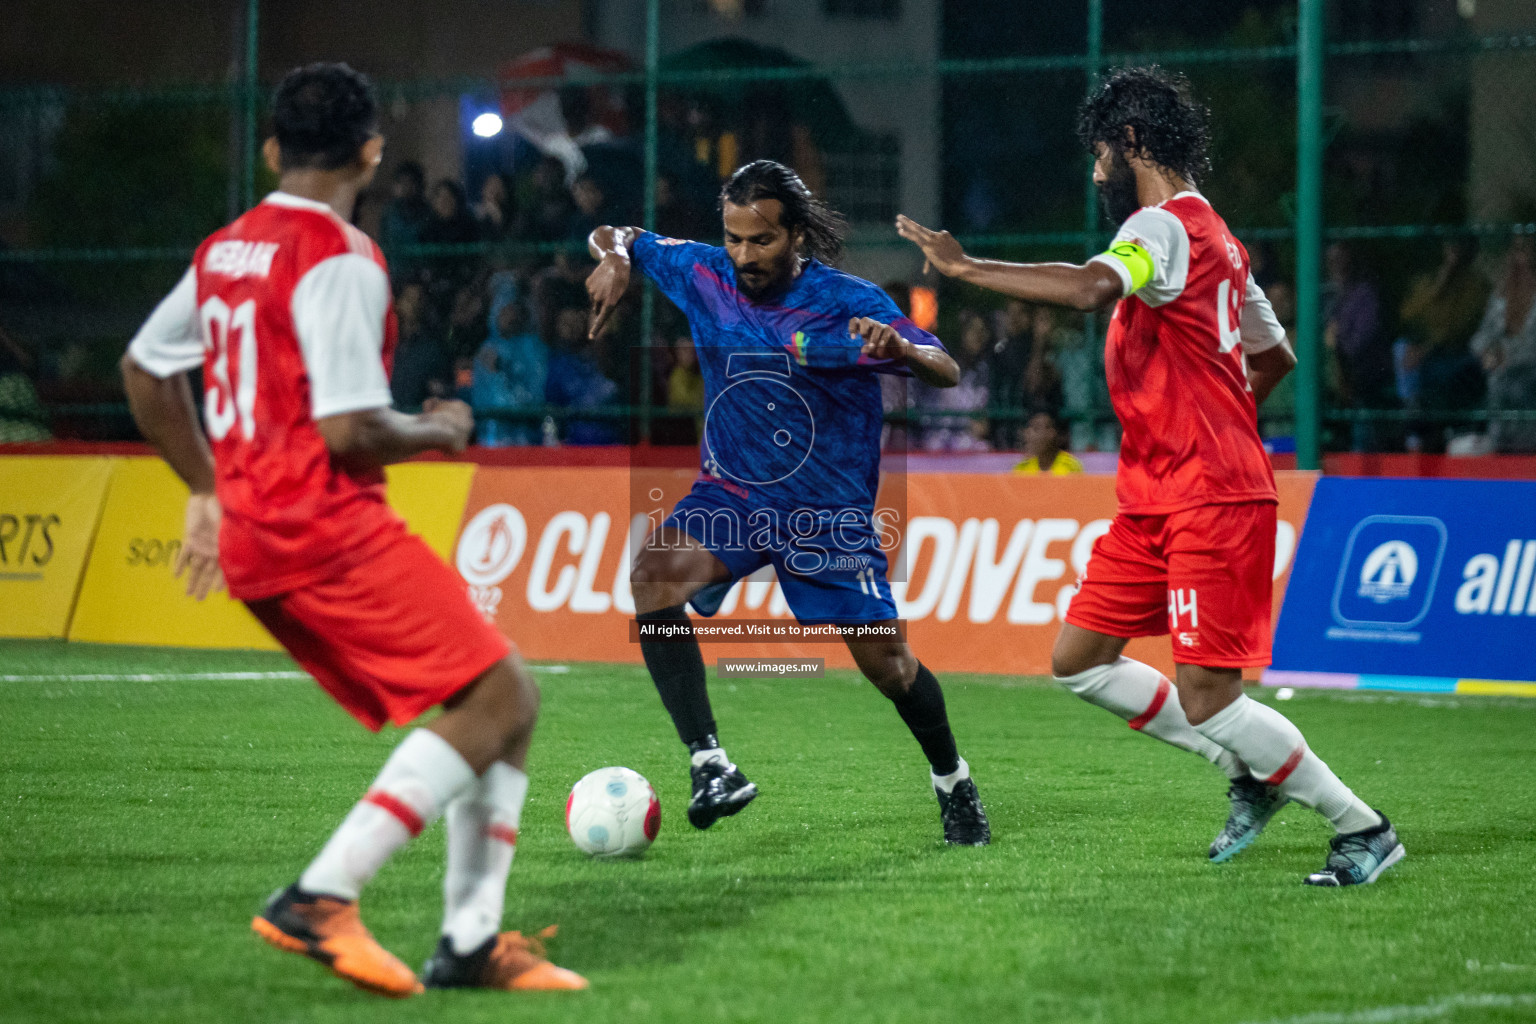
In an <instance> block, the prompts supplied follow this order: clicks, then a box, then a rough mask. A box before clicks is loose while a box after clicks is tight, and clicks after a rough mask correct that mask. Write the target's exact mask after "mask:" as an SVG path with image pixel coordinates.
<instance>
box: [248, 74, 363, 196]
mask: <svg viewBox="0 0 1536 1024" xmlns="http://www.w3.org/2000/svg"><path fill="white" fill-rule="evenodd" d="M272 125H273V134H274V135H276V136H277V145H278V149H279V150H280V151H281V153H282V161H283V167H284V168H288V169H297V168H305V167H309V168H315V169H317V170H322V171H334V170H336V169H337V168H338V167H345V166H346V165H347V164H349V163H351V162H352V161H353V160H355V159H356V158H357V151H358V150H359V149H361V148H362V146H363V143H365V142H367V141H368V139H369V138H370V137H372V136H373V135H374V134H375V133H376V132H377V131H378V130H379V101H378V98H377V97H376V96H375V95H374V92H373V83H372V82H370V81H369V80H368V76H367V75H365V74H363V73H362V72H360V71H354V70H352V68H350V67H348V66H347V65H345V64H326V63H319V64H308V65H305V66H304V67H301V68H294V69H293V70H292V71H290V72H288V74H286V75H284V76H283V80H282V82H281V83H279V84H278V87H277V91H276V92H274V93H273V94H272Z"/></svg>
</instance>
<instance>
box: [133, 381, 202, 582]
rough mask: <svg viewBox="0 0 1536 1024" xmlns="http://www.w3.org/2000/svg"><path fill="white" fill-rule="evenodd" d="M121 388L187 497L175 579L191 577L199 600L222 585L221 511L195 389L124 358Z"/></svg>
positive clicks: (146, 435) (135, 417) (135, 419)
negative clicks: (195, 399) (182, 576)
mask: <svg viewBox="0 0 1536 1024" xmlns="http://www.w3.org/2000/svg"><path fill="white" fill-rule="evenodd" d="M121 367H122V371H123V389H124V390H125V391H126V392H127V393H128V408H129V410H130V411H131V412H132V413H133V422H134V423H136V424H137V425H138V428H139V433H141V434H143V435H144V439H145V440H147V441H148V442H149V443H150V445H151V446H152V447H153V448H154V449H155V451H157V452H159V453H160V457H161V458H162V459H164V460H165V461H166V462H167V463H168V464H169V465H170V467H171V469H172V470H173V471H174V472H175V473H176V475H177V476H179V477H181V479H182V482H183V483H185V484H186V485H187V487H188V489H189V490H191V492H192V493H191V495H190V496H188V498H187V512H186V523H185V529H184V530H183V533H182V541H181V548H180V549H179V550H178V551H177V553H176V565H175V567H174V571H175V574H176V576H178V577H179V576H181V574H182V573H183V572H186V573H187V574H188V575H187V593H188V594H190V595H191V596H193V597H195V598H197V599H198V600H199V601H201V600H202V599H203V598H205V597H207V596H208V594H209V593H210V592H211V591H214V590H218V589H219V588H220V587H222V586H223V585H224V574H223V572H222V571H221V570H220V569H219V522H220V520H221V519H222V518H223V510H222V509H221V508H220V507H219V499H218V498H217V497H215V496H214V493H213V453H212V452H210V451H209V450H208V439H207V438H206V437H204V436H203V431H202V428H201V427H199V426H198V425H197V410H196V407H195V406H194V405H193V403H192V388H191V385H189V384H188V383H187V375H186V374H185V373H172V374H170V375H169V376H166V377H158V376H156V375H155V374H153V373H150V372H149V371H148V370H146V369H144V367H142V366H140V365H139V363H138V361H137V360H136V359H134V358H133V354H132V353H129V354H127V355H125V356H123V361H122V363H121Z"/></svg>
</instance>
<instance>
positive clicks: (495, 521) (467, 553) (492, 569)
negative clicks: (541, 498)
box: [454, 504, 528, 587]
mask: <svg viewBox="0 0 1536 1024" xmlns="http://www.w3.org/2000/svg"><path fill="white" fill-rule="evenodd" d="M527 547H528V523H527V522H526V521H525V520H524V519H523V514H522V513H521V512H519V511H518V510H517V509H516V508H514V507H513V506H511V505H506V504H496V505H487V506H486V507H485V508H483V509H481V510H480V511H479V512H478V513H476V515H475V517H474V518H473V519H471V520H470V521H469V525H468V526H466V527H465V528H464V532H463V533H462V534H461V535H460V536H459V547H458V550H457V551H456V552H455V554H454V564H455V566H457V568H458V570H459V575H460V576H462V577H464V581H465V582H466V583H468V584H470V585H471V586H474V587H494V586H495V585H496V584H498V583H500V582H501V581H502V580H504V579H506V578H507V577H508V576H509V575H511V573H512V570H513V569H515V568H517V563H518V560H519V559H521V558H522V557H523V551H524V550H526V549H527Z"/></svg>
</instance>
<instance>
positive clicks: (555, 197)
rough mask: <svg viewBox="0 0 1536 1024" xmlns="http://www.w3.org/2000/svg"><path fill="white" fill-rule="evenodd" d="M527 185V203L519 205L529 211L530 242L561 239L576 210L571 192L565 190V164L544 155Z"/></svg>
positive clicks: (527, 229) (528, 233) (528, 231)
mask: <svg viewBox="0 0 1536 1024" xmlns="http://www.w3.org/2000/svg"><path fill="white" fill-rule="evenodd" d="M529 185H530V189H529V191H530V194H529V197H528V202H527V203H526V204H520V205H521V206H522V208H524V209H526V210H527V211H528V220H527V227H526V231H527V235H528V238H529V240H530V241H534V242H559V241H562V240H564V238H565V236H566V229H567V228H569V227H570V222H571V213H572V211H573V210H574V209H575V204H574V203H572V202H571V192H570V189H568V188H566V187H565V167H564V165H562V164H561V163H560V161H559V160H556V159H555V158H554V157H552V156H546V157H545V158H544V159H542V160H540V161H539V163H538V166H536V167H535V168H534V169H533V174H532V176H531V178H530V181H529Z"/></svg>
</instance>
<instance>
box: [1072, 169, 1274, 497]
mask: <svg viewBox="0 0 1536 1024" xmlns="http://www.w3.org/2000/svg"><path fill="white" fill-rule="evenodd" d="M1122 242H1135V243H1136V244H1137V245H1140V246H1141V247H1142V248H1143V249H1145V250H1146V251H1147V254H1148V255H1149V256H1150V257H1151V259H1152V266H1153V272H1152V277H1151V279H1150V280H1148V281H1147V282H1146V283H1145V284H1143V285H1142V286H1141V287H1140V288H1137V289H1135V290H1134V293H1133V290H1132V286H1133V281H1132V278H1131V274H1130V271H1129V270H1127V269H1126V267H1125V265H1124V264H1123V263H1121V262H1120V261H1119V260H1117V259H1115V258H1114V257H1113V256H1109V255H1107V254H1106V255H1104V256H1098V257H1095V261H1096V262H1103V263H1104V264H1105V265H1107V266H1109V267H1110V268H1112V269H1113V270H1115V271H1116V272H1117V273H1118V274H1119V275H1120V277H1121V280H1122V282H1123V283H1124V285H1125V297H1124V298H1122V299H1121V300H1120V301H1119V303H1117V304H1116V306H1115V312H1114V316H1113V318H1112V319H1111V320H1110V324H1109V333H1108V338H1107V339H1106V346H1105V352H1104V369H1105V374H1106V376H1107V377H1108V380H1109V396H1110V401H1111V403H1112V404H1113V405H1114V409H1115V415H1116V416H1118V417H1119V419H1120V425H1121V428H1122V430H1123V437H1122V439H1121V442H1120V469H1119V473H1118V474H1117V477H1116V494H1117V496H1118V498H1119V505H1120V511H1121V512H1122V513H1125V514H1128V515H1162V514H1166V513H1169V512H1177V511H1181V510H1183V509H1187V508H1193V507H1195V506H1198V505H1216V504H1231V503H1235V502H1244V501H1276V500H1278V499H1277V496H1276V493H1275V477H1274V473H1273V471H1272V470H1271V468H1270V463H1269V456H1268V455H1267V454H1266V453H1265V451H1264V444H1263V442H1262V441H1261V440H1260V439H1259V428H1258V409H1257V407H1256V405H1255V404H1254V398H1253V392H1252V391H1250V390H1249V387H1248V378H1247V374H1246V372H1245V368H1244V362H1243V354H1244V352H1246V353H1248V354H1250V355H1252V354H1255V353H1258V352H1262V351H1264V350H1266V349H1269V348H1272V347H1274V346H1276V345H1279V344H1280V343H1281V342H1283V341H1284V340H1285V332H1284V331H1283V330H1282V329H1281V327H1280V325H1279V323H1278V321H1276V319H1275V315H1274V311H1273V309H1272V308H1271V307H1270V305H1269V301H1268V299H1266V298H1265V296H1264V293H1263V292H1262V291H1261V290H1260V289H1259V288H1258V286H1257V285H1255V284H1254V283H1253V281H1252V279H1251V278H1250V277H1249V275H1248V253H1247V250H1245V249H1244V248H1243V246H1242V243H1241V242H1239V241H1237V239H1236V238H1234V237H1233V236H1232V233H1231V232H1230V231H1229V230H1228V229H1227V225H1226V222H1225V221H1223V220H1222V219H1221V217H1219V216H1217V214H1216V211H1215V210H1213V209H1211V205H1210V203H1208V202H1207V201H1206V200H1205V198H1204V197H1203V196H1201V195H1199V194H1198V193H1195V192H1181V193H1179V194H1178V195H1176V196H1174V197H1173V198H1172V199H1170V200H1168V201H1167V202H1165V203H1162V204H1160V205H1158V206H1148V207H1143V208H1142V209H1140V210H1138V211H1136V212H1135V213H1134V214H1132V215H1131V216H1130V217H1129V218H1128V219H1127V220H1126V222H1125V224H1124V225H1123V226H1122V227H1121V228H1120V231H1119V233H1118V234H1116V236H1115V243H1114V244H1117V245H1118V244H1120V243H1122Z"/></svg>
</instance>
